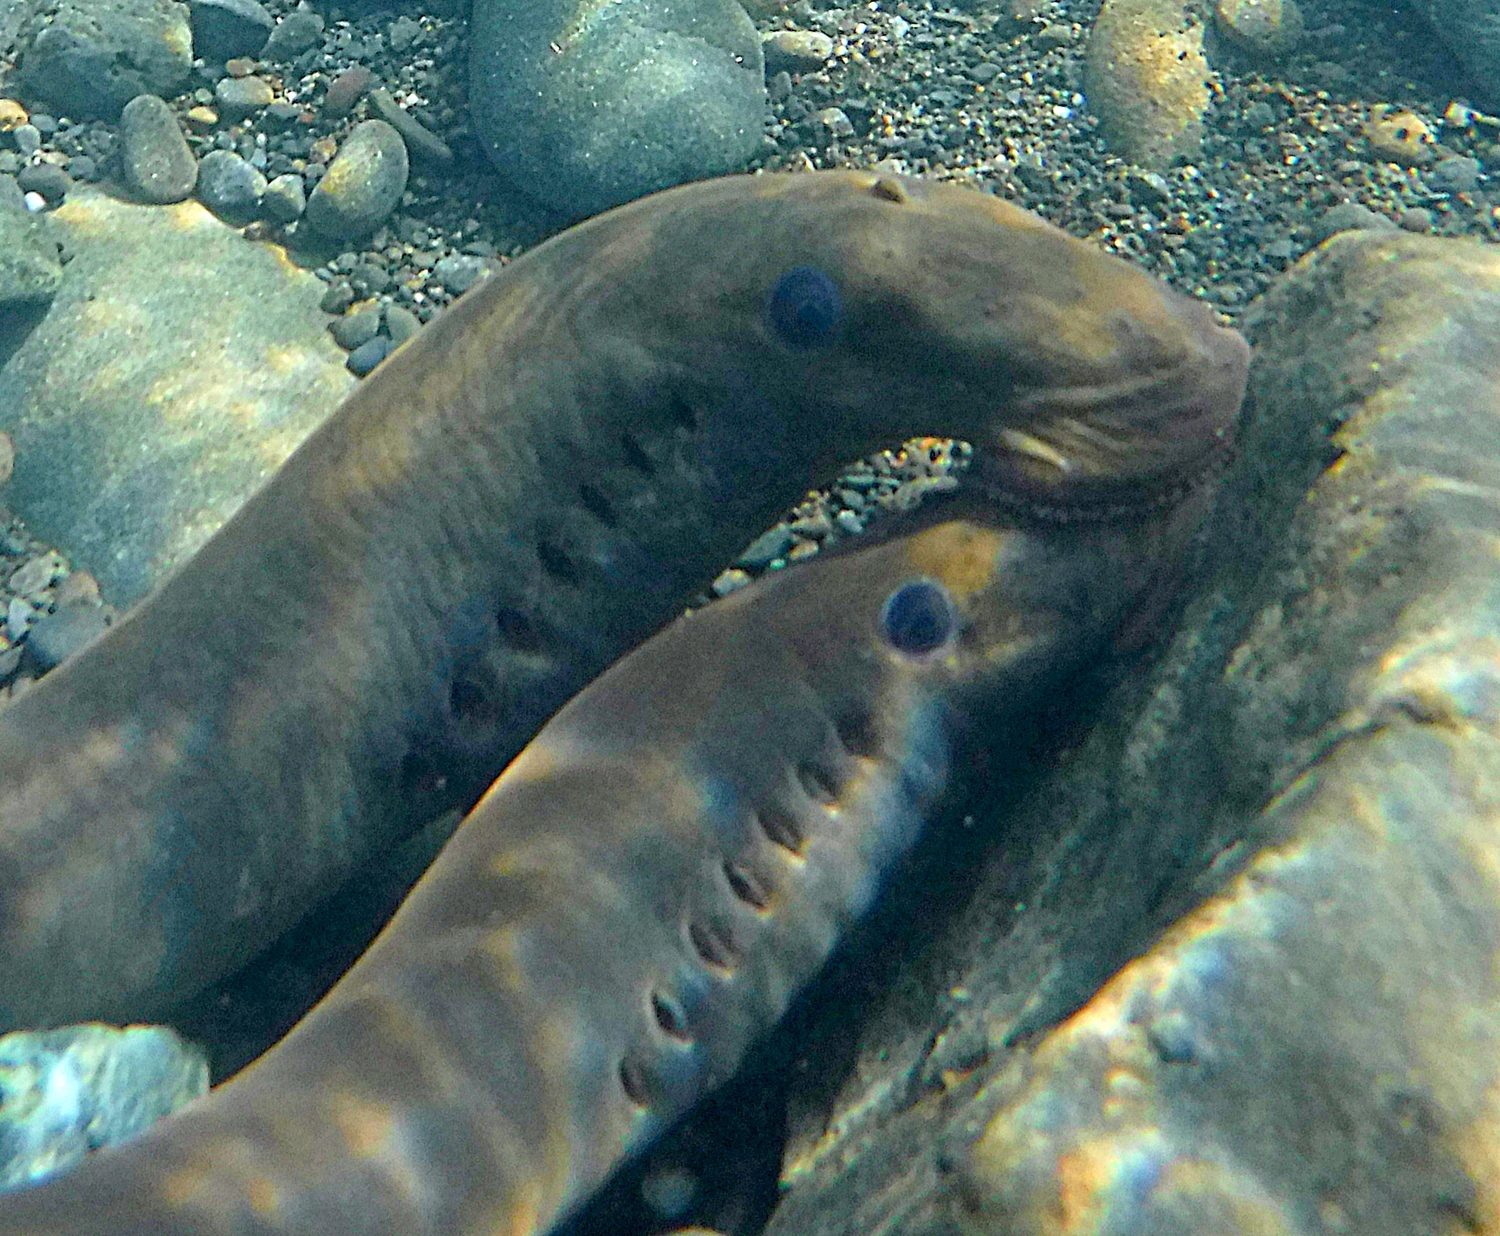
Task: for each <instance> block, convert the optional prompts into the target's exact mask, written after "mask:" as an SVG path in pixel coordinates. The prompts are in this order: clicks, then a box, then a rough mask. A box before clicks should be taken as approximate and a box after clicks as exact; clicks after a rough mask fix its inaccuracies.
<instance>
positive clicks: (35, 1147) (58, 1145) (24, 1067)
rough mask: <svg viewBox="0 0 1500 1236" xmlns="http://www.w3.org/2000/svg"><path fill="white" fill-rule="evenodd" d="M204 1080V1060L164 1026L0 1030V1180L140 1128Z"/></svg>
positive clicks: (194, 1093) (11, 1184) (187, 1098)
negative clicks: (6, 1032) (8, 1031)
mask: <svg viewBox="0 0 1500 1236" xmlns="http://www.w3.org/2000/svg"><path fill="white" fill-rule="evenodd" d="M207 1090H208V1062H207V1060H206V1058H205V1057H204V1055H203V1053H202V1052H201V1051H200V1050H199V1049H198V1048H196V1047H194V1046H193V1045H192V1044H189V1043H185V1042H183V1041H182V1040H181V1039H180V1038H178V1037H177V1035H176V1034H175V1033H174V1032H173V1031H172V1030H170V1029H168V1028H167V1027H165V1026H130V1027H128V1028H126V1029H123V1030H117V1029H115V1028H114V1027H112V1026H100V1025H81V1026H67V1027H64V1028H62V1029H60V1030H38V1031H17V1032H15V1033H12V1034H7V1035H5V1036H3V1037H0V1189H14V1188H17V1187H20V1186H22V1185H28V1184H35V1183H37V1182H38V1181H41V1180H45V1179H46V1178H47V1177H48V1176H51V1175H53V1174H54V1173H56V1172H59V1171H62V1170H64V1169H66V1168H69V1167H72V1166H73V1165H74V1164H76V1163H78V1162H79V1161H80V1160H81V1159H82V1158H83V1157H84V1155H86V1154H87V1153H88V1152H89V1151H91V1150H97V1149H99V1148H100V1147H101V1146H113V1145H117V1144H118V1143H120V1142H123V1141H128V1140H129V1139H130V1138H132V1137H134V1136H136V1135H137V1134H138V1133H141V1132H144V1131H145V1130H146V1129H147V1128H149V1127H150V1126H151V1125H153V1124H155V1123H156V1121H158V1120H160V1119H161V1118H162V1117H163V1116H165V1115H167V1114H168V1113H170V1112H173V1111H176V1110H177V1108H179V1107H181V1106H182V1105H183V1104H184V1103H188V1102H191V1101H192V1100H193V1099H196V1098H198V1097H199V1096H200V1095H202V1094H205V1093H206V1092H207Z"/></svg>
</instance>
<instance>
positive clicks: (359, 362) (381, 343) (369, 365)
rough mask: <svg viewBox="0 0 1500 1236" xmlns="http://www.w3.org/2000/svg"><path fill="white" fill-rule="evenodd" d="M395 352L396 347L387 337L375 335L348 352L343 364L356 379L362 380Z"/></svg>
mask: <svg viewBox="0 0 1500 1236" xmlns="http://www.w3.org/2000/svg"><path fill="white" fill-rule="evenodd" d="M395 350H396V345H395V344H394V343H392V342H391V341H390V339H389V338H388V337H387V336H385V335H376V336H375V337H374V338H373V339H368V340H366V341H365V342H364V343H362V344H360V345H359V347H357V348H355V349H354V351H352V352H350V353H349V359H348V360H347V361H345V362H344V363H345V365H346V366H347V367H348V370H349V372H350V373H352V374H353V375H354V376H355V377H356V378H363V377H366V376H368V375H369V374H370V372H371V371H372V370H373V369H374V368H375V366H376V365H378V364H380V362H381V361H383V360H384V359H385V358H386V357H387V356H389V355H390V354H391V353H392V352H394V351H395Z"/></svg>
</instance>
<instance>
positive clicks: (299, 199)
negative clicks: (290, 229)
mask: <svg viewBox="0 0 1500 1236" xmlns="http://www.w3.org/2000/svg"><path fill="white" fill-rule="evenodd" d="M260 207H261V210H263V211H264V212H265V214H266V216H267V217H268V218H270V219H274V220H275V221H276V222H277V223H290V222H292V220H294V219H300V218H301V217H302V212H303V210H304V209H306V207H307V192H306V190H305V189H304V188H303V187H302V177H301V176H298V175H297V174H296V173H295V172H287V173H286V174H285V175H284V176H278V177H276V179H275V180H273V181H272V182H271V183H270V184H268V185H267V186H266V191H265V192H264V193H262V194H261V196H260Z"/></svg>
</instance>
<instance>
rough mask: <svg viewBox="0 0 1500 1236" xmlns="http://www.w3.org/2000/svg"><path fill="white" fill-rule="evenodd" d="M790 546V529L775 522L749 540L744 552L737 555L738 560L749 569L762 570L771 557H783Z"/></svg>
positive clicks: (769, 562)
mask: <svg viewBox="0 0 1500 1236" xmlns="http://www.w3.org/2000/svg"><path fill="white" fill-rule="evenodd" d="M791 547H792V530H791V529H790V528H788V527H787V526H786V525H785V524H777V525H776V526H775V527H774V528H772V529H770V530H769V531H768V532H762V533H761V534H760V536H758V537H756V538H755V540H753V541H751V542H750V544H749V546H748V547H747V548H746V550H745V552H744V553H742V554H741V555H740V556H739V562H740V564H741V565H742V566H747V567H749V568H750V569H751V570H763V569H764V568H766V567H768V566H769V565H770V564H771V562H772V560H773V559H776V558H783V557H785V556H786V553H787V551H788V550H789V549H791Z"/></svg>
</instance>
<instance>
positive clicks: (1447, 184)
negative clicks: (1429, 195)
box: [1427, 155, 1483, 193]
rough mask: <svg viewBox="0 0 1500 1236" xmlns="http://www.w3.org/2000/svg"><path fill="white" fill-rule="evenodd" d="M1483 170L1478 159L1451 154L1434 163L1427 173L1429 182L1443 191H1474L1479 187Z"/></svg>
mask: <svg viewBox="0 0 1500 1236" xmlns="http://www.w3.org/2000/svg"><path fill="white" fill-rule="evenodd" d="M1482 171H1483V168H1482V167H1481V166H1480V163H1479V160H1478V159H1471V158H1469V157H1468V156H1467V155H1449V156H1448V157H1447V158H1444V159H1439V160H1438V161H1437V162H1436V163H1435V164H1433V167H1432V170H1431V171H1430V172H1428V173H1427V183H1428V184H1429V185H1431V186H1432V187H1433V188H1434V189H1437V190H1438V191H1439V192H1442V193H1473V192H1474V191H1475V190H1476V189H1478V188H1479V177H1480V173H1481V172H1482Z"/></svg>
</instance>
